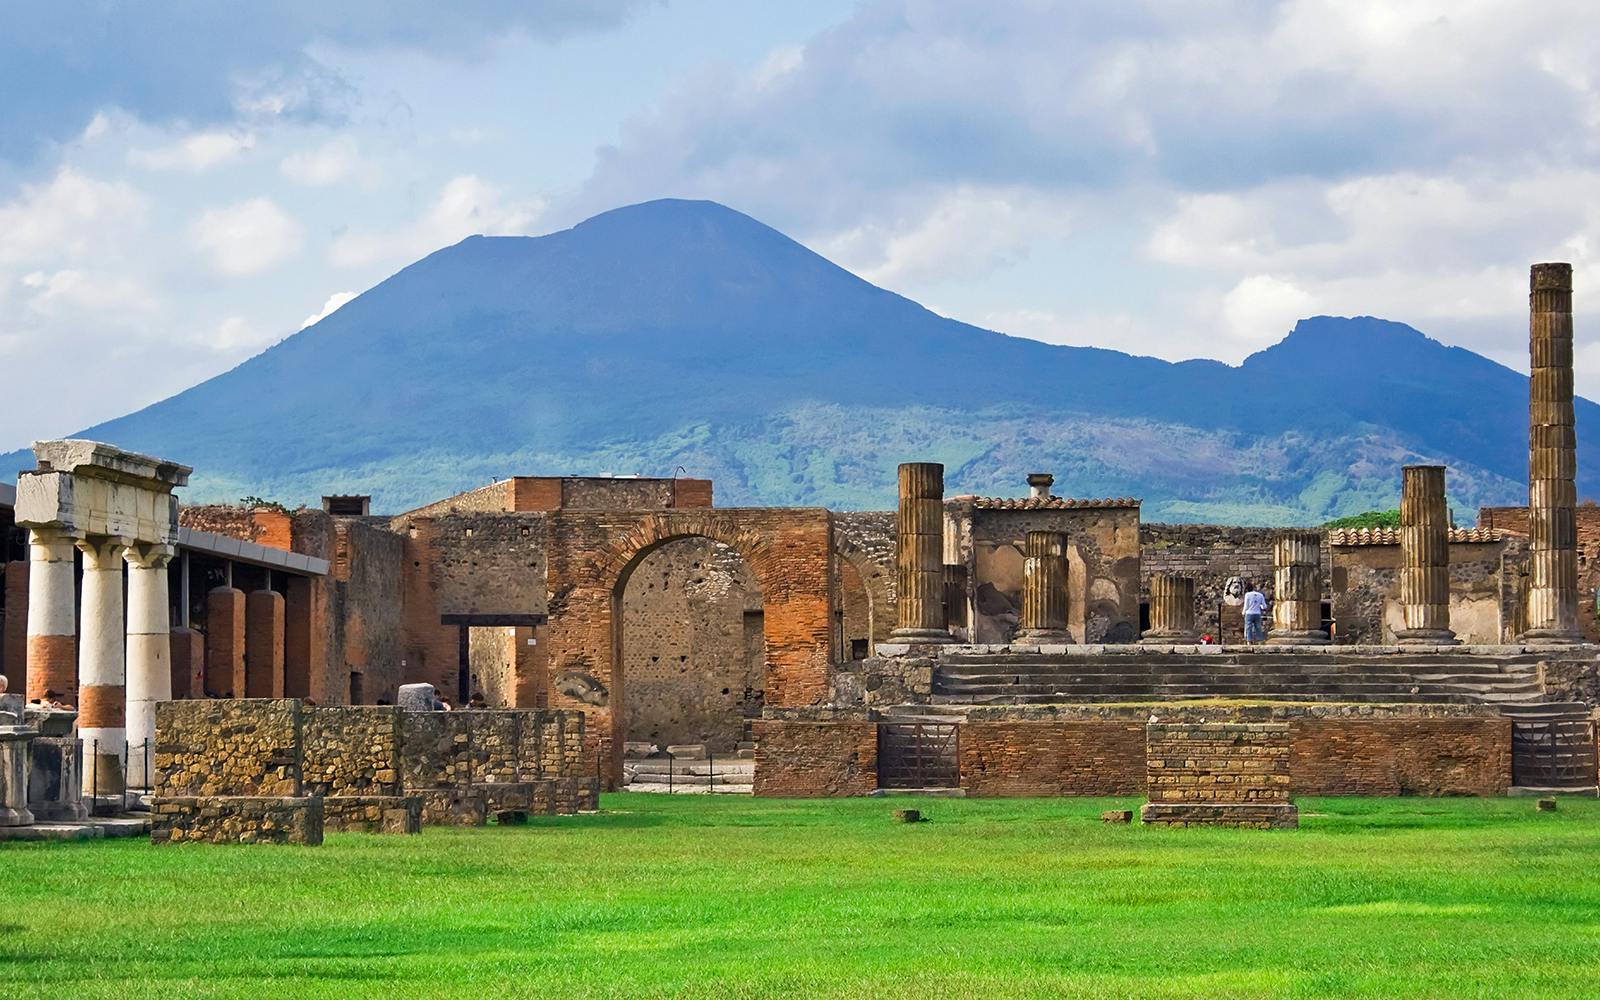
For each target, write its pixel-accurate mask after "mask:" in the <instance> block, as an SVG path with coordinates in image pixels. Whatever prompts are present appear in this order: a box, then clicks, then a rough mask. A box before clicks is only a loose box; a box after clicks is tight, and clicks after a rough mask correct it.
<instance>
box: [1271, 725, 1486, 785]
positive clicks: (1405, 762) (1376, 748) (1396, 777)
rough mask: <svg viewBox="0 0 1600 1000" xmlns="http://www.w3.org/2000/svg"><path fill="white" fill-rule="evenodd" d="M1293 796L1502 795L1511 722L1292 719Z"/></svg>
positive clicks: (1290, 765)
mask: <svg viewBox="0 0 1600 1000" xmlns="http://www.w3.org/2000/svg"><path fill="white" fill-rule="evenodd" d="M1289 732H1290V755H1289V773H1290V775H1291V777H1292V784H1291V788H1292V790H1293V792H1294V794H1296V795H1504V794H1505V792H1506V788H1507V787H1508V786H1509V785H1510V784H1511V721H1510V720H1509V719H1503V718H1479V719H1426V718H1421V719H1296V720H1292V721H1291V722H1290V723H1289Z"/></svg>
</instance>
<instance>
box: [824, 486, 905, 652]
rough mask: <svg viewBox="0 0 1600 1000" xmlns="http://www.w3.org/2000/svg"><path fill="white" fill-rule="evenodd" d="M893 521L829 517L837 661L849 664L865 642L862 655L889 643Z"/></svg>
mask: <svg viewBox="0 0 1600 1000" xmlns="http://www.w3.org/2000/svg"><path fill="white" fill-rule="evenodd" d="M895 531H896V515H895V512H894V511H892V510H890V511H853V512H850V513H836V514H834V515H833V542H834V551H835V552H836V553H837V554H838V556H839V559H838V560H837V562H838V565H837V566H836V568H835V576H834V580H835V584H834V590H835V593H836V594H837V595H838V597H837V599H836V601H835V604H836V605H837V606H836V607H835V608H834V614H835V617H836V620H837V621H838V623H839V636H838V640H837V642H838V650H839V657H840V659H849V658H850V657H851V655H852V653H851V650H852V648H859V647H857V646H853V643H856V642H857V641H858V640H861V639H866V640H867V654H868V655H871V654H872V652H873V650H874V647H876V645H877V644H878V643H880V642H885V641H887V640H888V638H889V633H890V632H893V631H894V627H895V624H896V616H897V613H898V612H897V609H896V603H895V602H896V591H897V588H898V586H899V581H898V578H897V574H896V571H895V544H896V541H895Z"/></svg>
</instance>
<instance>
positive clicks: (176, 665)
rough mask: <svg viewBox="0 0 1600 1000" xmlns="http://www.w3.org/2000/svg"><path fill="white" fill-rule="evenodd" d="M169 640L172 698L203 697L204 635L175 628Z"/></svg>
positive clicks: (191, 630)
mask: <svg viewBox="0 0 1600 1000" xmlns="http://www.w3.org/2000/svg"><path fill="white" fill-rule="evenodd" d="M171 642H172V660H171V663H172V666H171V671H172V697H173V700H174V701H177V700H181V699H183V698H203V697H205V672H206V646H205V636H203V635H201V634H200V633H199V632H196V631H194V630H193V629H187V628H175V629H173V630H172V636H171Z"/></svg>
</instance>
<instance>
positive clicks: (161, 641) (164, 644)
mask: <svg viewBox="0 0 1600 1000" xmlns="http://www.w3.org/2000/svg"><path fill="white" fill-rule="evenodd" d="M173 552H174V549H173V546H171V545H155V544H141V545H134V546H132V547H130V548H129V549H128V552H127V560H128V672H127V678H128V702H127V724H128V784H129V786H130V787H136V788H145V787H148V783H147V782H146V780H145V775H146V774H151V773H154V770H155V765H154V761H151V760H147V759H146V757H147V756H148V755H150V754H151V753H152V748H153V746H154V741H155V738H156V703H157V702H161V701H171V700H172V636H171V632H170V627H171V623H170V621H169V616H168V613H167V603H168V592H167V564H168V563H169V562H171V560H172V556H173Z"/></svg>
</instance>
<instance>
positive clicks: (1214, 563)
mask: <svg viewBox="0 0 1600 1000" xmlns="http://www.w3.org/2000/svg"><path fill="white" fill-rule="evenodd" d="M1277 533H1278V529H1276V528H1234V527H1223V526H1219V525H1212V524H1142V525H1140V526H1139V539H1140V555H1139V572H1140V577H1141V579H1140V598H1139V599H1140V601H1142V602H1146V603H1148V602H1149V599H1150V577H1152V576H1154V575H1156V574H1171V575H1174V576H1187V577H1190V578H1192V579H1193V580H1194V605H1195V628H1196V630H1197V631H1199V632H1200V633H1201V634H1205V633H1210V634H1211V635H1212V636H1213V637H1214V638H1215V639H1216V640H1217V641H1218V642H1243V641H1244V612H1243V610H1242V608H1241V606H1240V605H1238V604H1229V603H1228V602H1227V601H1226V600H1225V598H1224V590H1225V588H1226V586H1227V583H1228V581H1229V580H1230V579H1238V580H1240V581H1242V582H1250V583H1254V584H1255V585H1256V586H1257V587H1258V588H1260V590H1261V592H1262V593H1263V594H1265V595H1267V598H1268V599H1269V600H1270V599H1271V598H1272V539H1273V536H1274V535H1276V534H1277ZM1327 558H1328V556H1327V549H1326V548H1324V549H1323V561H1324V569H1325V570H1326V564H1327ZM1327 579H1328V577H1327V575H1326V573H1324V575H1323V585H1324V587H1326V585H1327Z"/></svg>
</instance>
